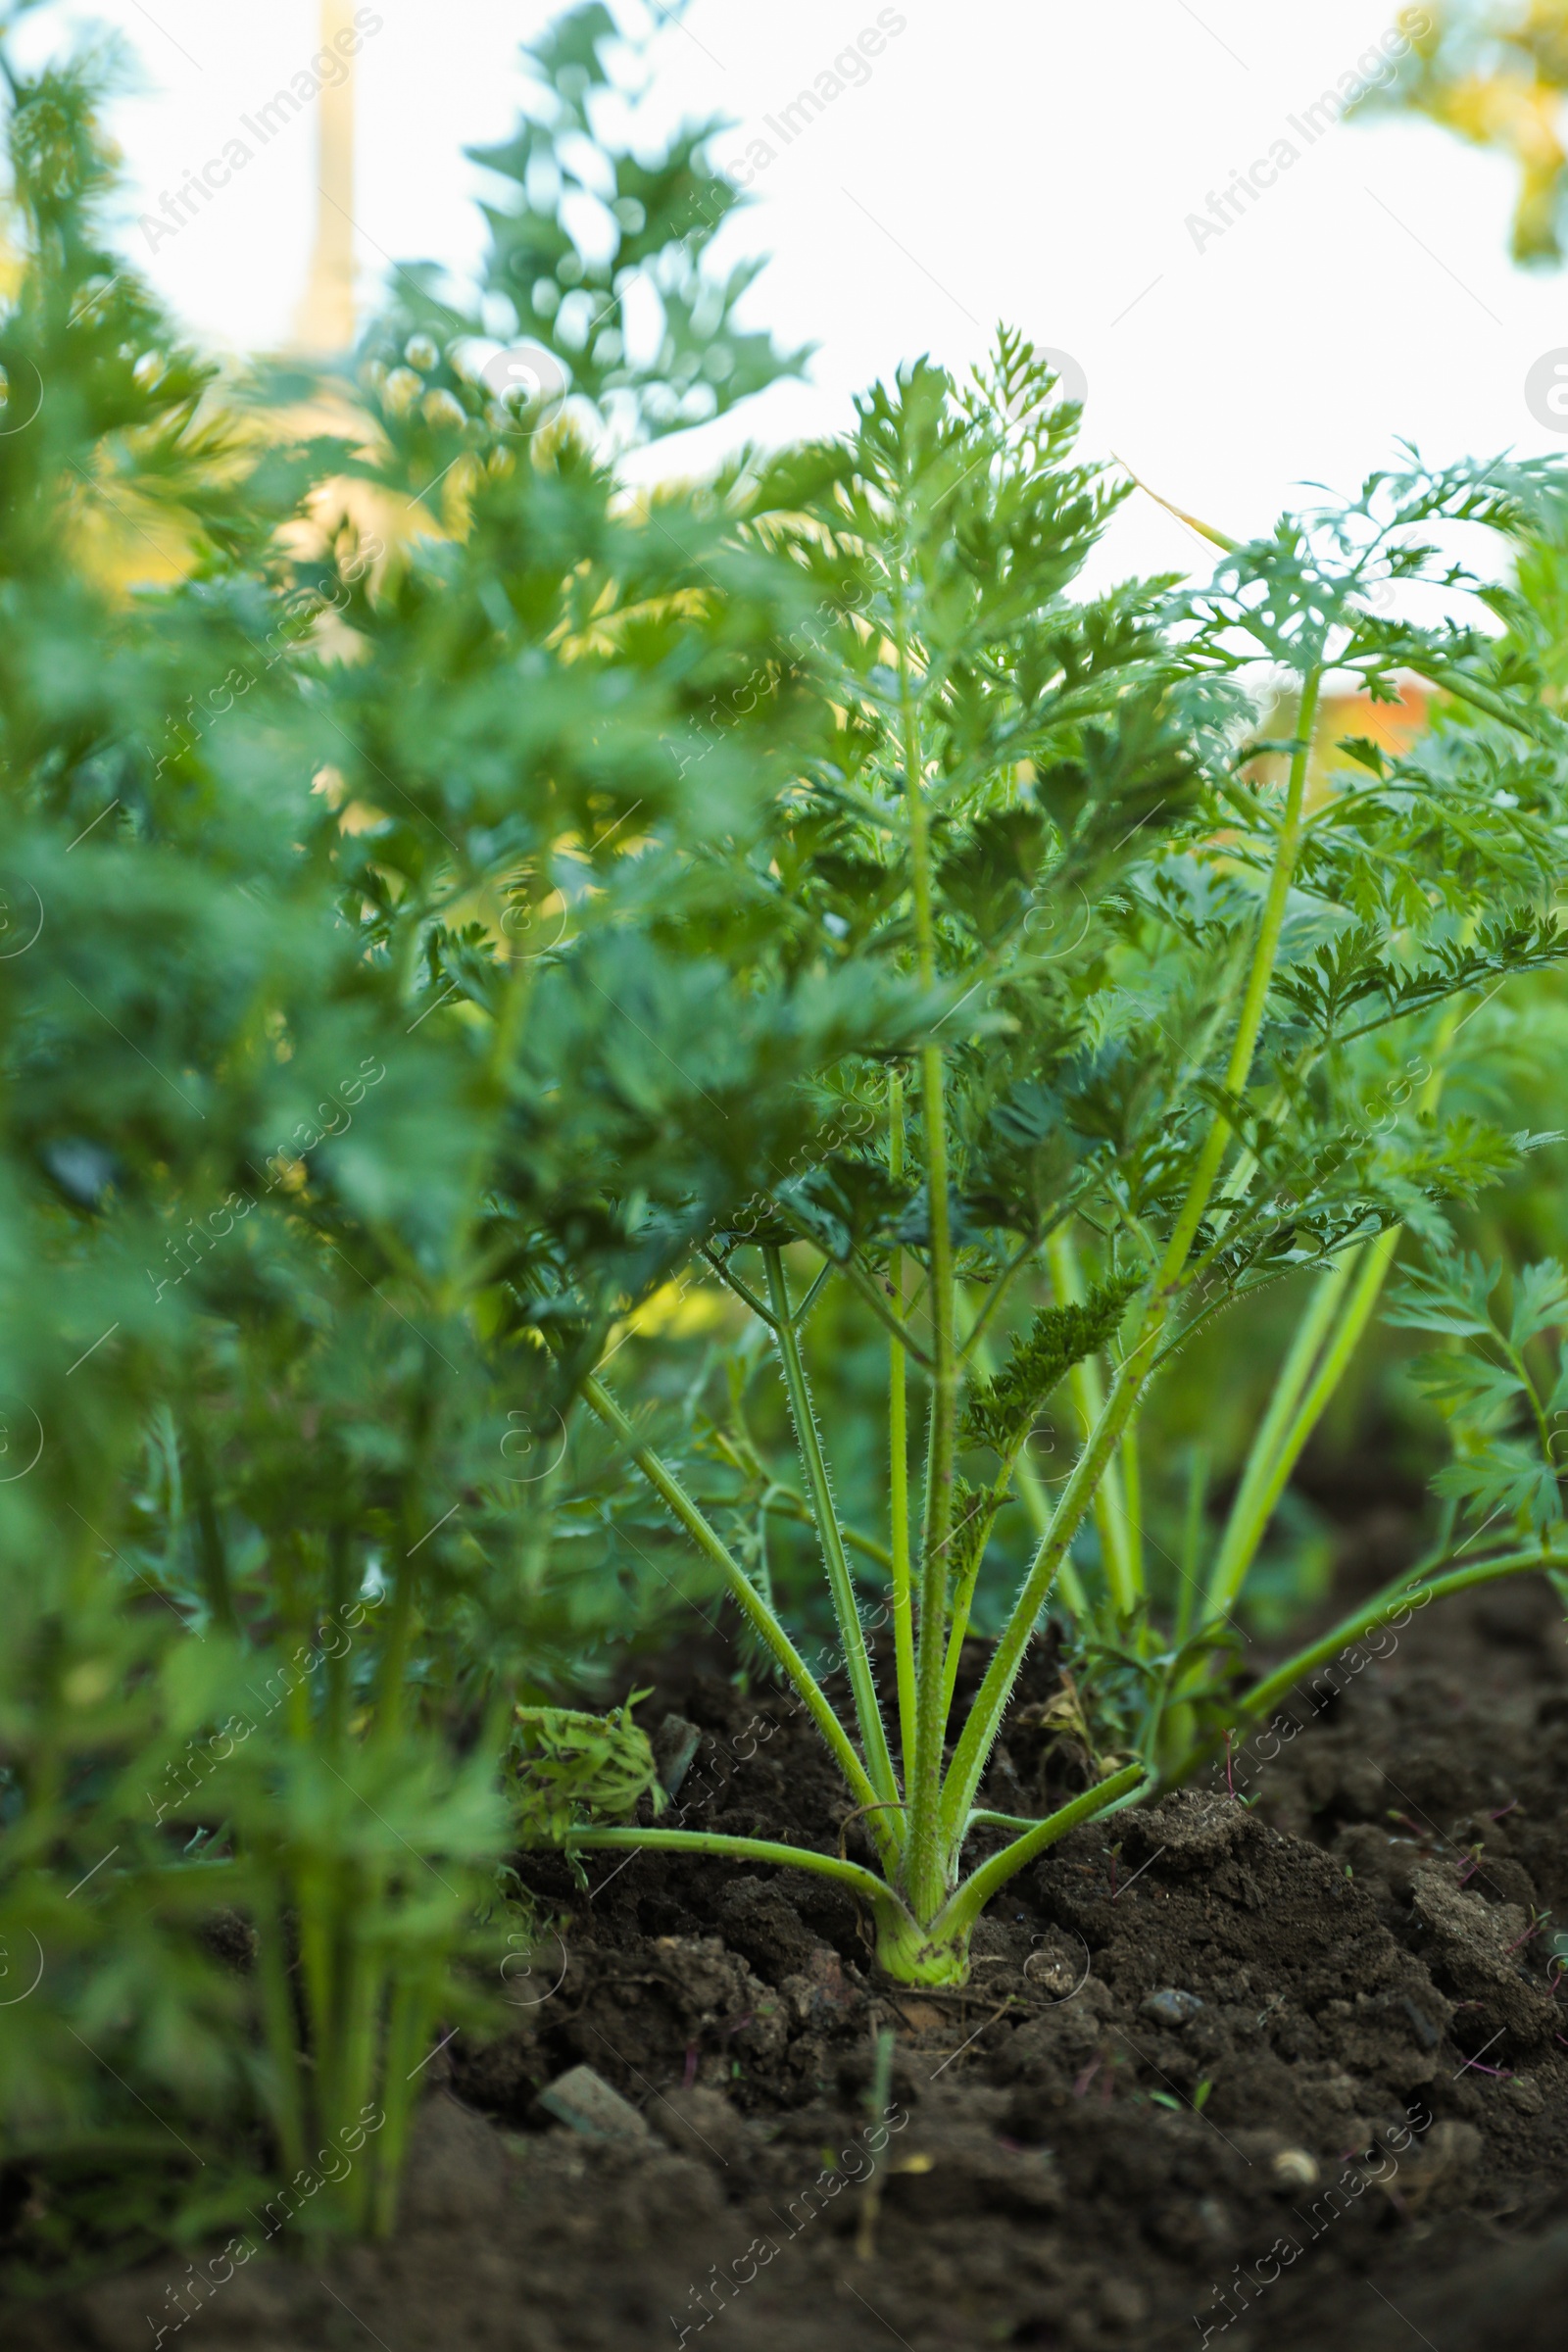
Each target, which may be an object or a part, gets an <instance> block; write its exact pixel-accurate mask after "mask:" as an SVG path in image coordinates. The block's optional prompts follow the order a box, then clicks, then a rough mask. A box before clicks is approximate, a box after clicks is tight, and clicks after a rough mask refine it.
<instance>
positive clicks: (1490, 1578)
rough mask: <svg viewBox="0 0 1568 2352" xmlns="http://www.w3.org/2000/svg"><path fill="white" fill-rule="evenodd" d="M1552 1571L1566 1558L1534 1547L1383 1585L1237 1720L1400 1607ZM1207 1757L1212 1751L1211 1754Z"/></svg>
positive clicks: (1247, 1702)
mask: <svg viewBox="0 0 1568 2352" xmlns="http://www.w3.org/2000/svg"><path fill="white" fill-rule="evenodd" d="M1551 1568H1568V1553H1564V1552H1555V1551H1547V1550H1544V1549H1543V1548H1542V1547H1540V1546H1539V1545H1533V1546H1530V1547H1529V1548H1526V1549H1521V1550H1519V1551H1510V1552H1503V1553H1501V1554H1499V1555H1498V1556H1497V1557H1496V1558H1495V1559H1491V1560H1477V1561H1476V1562H1475V1564H1474V1565H1473V1566H1472V1567H1469V1568H1454V1569H1450V1570H1449V1571H1448V1572H1447V1574H1446V1575H1444V1576H1419V1577H1418V1578H1417V1579H1416V1580H1415V1581H1411V1580H1410V1579H1408V1578H1407V1579H1405V1580H1403V1581H1402V1582H1400V1583H1397V1584H1394V1585H1387V1586H1385V1587H1384V1589H1383V1591H1382V1592H1381V1593H1375V1594H1374V1595H1373V1597H1372V1598H1371V1599H1370V1600H1365V1601H1362V1602H1360V1603H1359V1604H1358V1605H1357V1607H1355V1608H1354V1609H1352V1610H1351V1611H1350V1613H1349V1615H1348V1617H1342V1618H1341V1620H1340V1622H1339V1624H1338V1625H1336V1626H1333V1627H1332V1628H1331V1629H1330V1630H1329V1632H1328V1633H1326V1634H1324V1635H1322V1636H1321V1637H1320V1638H1319V1640H1317V1641H1316V1642H1311V1643H1310V1644H1309V1645H1308V1646H1307V1648H1305V1649H1301V1650H1298V1651H1297V1653H1296V1655H1295V1657H1294V1658H1287V1659H1286V1661H1285V1663H1284V1665H1283V1666H1278V1667H1276V1668H1275V1670H1274V1672H1273V1673H1272V1674H1271V1675H1268V1676H1267V1677H1266V1678H1265V1679H1264V1680H1263V1681H1262V1682H1261V1683H1258V1684H1256V1685H1255V1686H1254V1687H1253V1689H1252V1690H1250V1691H1248V1692H1247V1694H1246V1696H1245V1697H1244V1698H1242V1699H1240V1700H1239V1701H1238V1702H1237V1705H1236V1709H1235V1719H1236V1721H1238V1722H1241V1721H1243V1720H1245V1719H1246V1718H1247V1717H1248V1716H1251V1715H1262V1714H1266V1713H1267V1711H1268V1709H1269V1708H1270V1707H1271V1706H1273V1705H1274V1704H1275V1702H1276V1700H1278V1699H1281V1698H1284V1697H1287V1696H1288V1695H1289V1693H1290V1692H1291V1691H1293V1690H1294V1689H1295V1688H1296V1685H1297V1684H1298V1683H1299V1682H1300V1681H1301V1679H1302V1677H1303V1676H1305V1675H1308V1674H1311V1673H1312V1672H1313V1670H1314V1669H1315V1668H1316V1667H1319V1666H1326V1665H1327V1664H1328V1662H1329V1660H1330V1659H1331V1658H1333V1657H1336V1656H1337V1655H1338V1653H1339V1652H1340V1651H1341V1650H1342V1649H1345V1648H1346V1647H1348V1644H1349V1643H1350V1642H1357V1641H1359V1640H1360V1638H1361V1636H1362V1635H1363V1634H1367V1633H1370V1632H1371V1630H1372V1628H1373V1627H1374V1626H1375V1625H1377V1624H1379V1623H1380V1622H1392V1614H1393V1611H1394V1610H1395V1609H1397V1608H1398V1607H1400V1606H1405V1605H1407V1606H1408V1607H1410V1608H1423V1609H1424V1608H1425V1607H1426V1605H1427V1603H1428V1602H1429V1601H1433V1600H1443V1599H1446V1597H1447V1595H1448V1594H1449V1593H1466V1592H1468V1591H1469V1590H1470V1588H1471V1587H1472V1586H1474V1585H1491V1584H1495V1583H1496V1581H1497V1580H1498V1578H1499V1577H1504V1576H1526V1575H1528V1574H1529V1573H1530V1572H1531V1571H1532V1570H1533V1569H1541V1570H1546V1569H1551ZM1209 1752H1212V1751H1211V1749H1210V1750H1209ZM1198 1760H1199V1761H1201V1757H1200V1758H1199V1759H1198ZM1182 1769H1183V1771H1185V1770H1187V1769H1188V1766H1187V1765H1186V1764H1184V1765H1183V1768H1182Z"/></svg>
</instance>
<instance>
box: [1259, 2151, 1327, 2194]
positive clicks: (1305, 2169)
mask: <svg viewBox="0 0 1568 2352" xmlns="http://www.w3.org/2000/svg"><path fill="white" fill-rule="evenodd" d="M1268 2169H1269V2171H1270V2172H1271V2173H1272V2174H1273V2176H1274V2183H1275V2186H1276V2187H1277V2188H1279V2189H1281V2190H1284V2191H1287V2192H1293V2191H1295V2190H1296V2189H1299V2188H1316V2186H1317V2164H1316V2161H1315V2159H1314V2158H1312V2157H1311V2156H1309V2155H1308V2154H1307V2152H1306V2150H1305V2148H1281V2149H1280V2151H1279V2154H1278V2155H1277V2156H1276V2157H1275V2158H1274V2160H1273V2162H1272V2163H1271V2164H1270V2166H1269V2168H1268Z"/></svg>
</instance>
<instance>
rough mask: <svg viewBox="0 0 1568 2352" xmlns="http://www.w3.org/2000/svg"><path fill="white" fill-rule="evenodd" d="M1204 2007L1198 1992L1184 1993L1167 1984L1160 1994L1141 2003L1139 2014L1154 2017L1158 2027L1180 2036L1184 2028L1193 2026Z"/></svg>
mask: <svg viewBox="0 0 1568 2352" xmlns="http://www.w3.org/2000/svg"><path fill="white" fill-rule="evenodd" d="M1202 2006H1203V2004H1202V2002H1201V2000H1200V1998H1199V1996H1198V1994H1197V1993H1196V1992H1182V1991H1180V1990H1179V1989H1178V1988H1177V1986H1176V1985H1163V1986H1162V1987H1161V1988H1160V1990H1159V1991H1158V1992H1152V1993H1151V1994H1150V1996H1149V1998H1148V2000H1147V2001H1140V2003H1139V2005H1138V2014H1139V2016H1140V2017H1152V2019H1153V2021H1154V2023H1155V2024H1156V2025H1159V2026H1169V2027H1170V2028H1171V2029H1172V2031H1173V2032H1175V2033H1177V2034H1179V2033H1180V2032H1181V2030H1182V2028H1183V2026H1190V2025H1191V2024H1192V2022H1193V2019H1194V2018H1195V2017H1196V2016H1197V2015H1198V2012H1199V2011H1200V2009H1201V2007H1202Z"/></svg>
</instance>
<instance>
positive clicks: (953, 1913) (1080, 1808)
mask: <svg viewBox="0 0 1568 2352" xmlns="http://www.w3.org/2000/svg"><path fill="white" fill-rule="evenodd" d="M1149 1787H1152V1781H1151V1778H1150V1772H1149V1767H1148V1765H1147V1764H1145V1763H1144V1762H1143V1761H1142V1759H1140V1760H1139V1762H1137V1763H1136V1764H1126V1765H1124V1766H1123V1767H1122V1769H1121V1771H1120V1772H1113V1773H1112V1774H1111V1776H1110V1778H1109V1779H1108V1780H1105V1781H1101V1782H1100V1783H1099V1784H1098V1786H1097V1787H1095V1788H1093V1789H1085V1790H1084V1792H1083V1794H1082V1795H1081V1796H1075V1797H1073V1798H1072V1800H1071V1802H1070V1803H1068V1804H1065V1805H1062V1806H1060V1807H1058V1809H1057V1810H1056V1811H1055V1812H1054V1813H1052V1814H1050V1815H1048V1816H1047V1818H1046V1819H1045V1820H1044V1821H1037V1822H1035V1823H1034V1824H1033V1825H1032V1827H1031V1828H1029V1829H1028V1830H1026V1831H1025V1832H1024V1834H1023V1836H1022V1837H1021V1838H1014V1839H1013V1840H1012V1842H1011V1844H1010V1845H1005V1846H1004V1847H1003V1849H1002V1851H1001V1853H1000V1854H993V1855H992V1857H991V1859H990V1861H989V1862H982V1863H981V1865H980V1867H979V1869H978V1870H976V1871H972V1872H971V1873H970V1875H969V1877H968V1878H966V1879H965V1880H964V1882H963V1884H962V1886H961V1887H958V1888H957V1889H956V1892H955V1893H954V1894H953V1895H951V1896H950V1898H949V1900H948V1901H947V1903H946V1904H945V1905H944V1906H943V1909H942V1911H941V1913H940V1914H939V1916H938V1917H937V1918H936V1919H935V1920H933V1922H932V1924H931V1933H932V1936H942V1935H945V1934H948V1935H951V1934H957V1935H963V1934H966V1933H967V1931H968V1930H969V1929H971V1928H972V1927H973V1926H974V1923H975V1921H976V1920H977V1919H978V1918H979V1916H980V1914H981V1912H982V1911H983V1910H984V1909H985V1907H986V1905H987V1903H989V1902H990V1900H991V1898H992V1896H993V1895H994V1894H996V1893H998V1892H999V1891H1000V1890H1001V1889H1002V1888H1003V1887H1005V1885H1006V1884H1007V1881H1008V1880H1009V1879H1011V1878H1015V1877H1016V1876H1017V1874H1018V1872H1019V1871H1020V1870H1026V1869H1027V1868H1028V1866H1029V1864H1030V1863H1031V1862H1032V1861H1034V1859H1035V1857H1036V1855H1037V1854H1043V1853H1044V1852H1045V1851H1046V1849H1047V1847H1048V1846H1053V1845H1054V1844H1055V1843H1056V1840H1057V1839H1058V1838H1064V1837H1065V1836H1066V1835H1067V1832H1068V1831H1069V1830H1072V1829H1076V1828H1077V1826H1078V1824H1079V1823H1080V1822H1081V1821H1093V1820H1094V1819H1095V1818H1096V1816H1097V1815H1099V1814H1101V1813H1104V1812H1107V1811H1108V1810H1109V1809H1110V1807H1111V1806H1112V1805H1114V1804H1117V1803H1119V1802H1120V1801H1121V1800H1122V1799H1123V1798H1126V1799H1128V1801H1132V1791H1134V1790H1138V1791H1140V1792H1141V1791H1142V1789H1145V1788H1149Z"/></svg>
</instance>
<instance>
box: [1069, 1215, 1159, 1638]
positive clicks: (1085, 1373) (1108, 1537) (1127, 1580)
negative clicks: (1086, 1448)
mask: <svg viewBox="0 0 1568 2352" xmlns="http://www.w3.org/2000/svg"><path fill="white" fill-rule="evenodd" d="M1046 1263H1047V1265H1048V1267H1049V1268H1050V1271H1051V1283H1052V1288H1053V1290H1054V1292H1055V1294H1056V1299H1057V1302H1058V1304H1059V1305H1062V1306H1071V1305H1074V1304H1077V1303H1080V1302H1081V1301H1082V1299H1083V1296H1084V1279H1083V1272H1082V1269H1081V1268H1080V1266H1079V1263H1078V1252H1077V1250H1075V1249H1074V1248H1073V1244H1072V1237H1071V1235H1070V1233H1069V1232H1068V1231H1067V1229H1066V1227H1065V1226H1063V1227H1061V1228H1060V1229H1059V1230H1058V1231H1057V1232H1055V1233H1054V1234H1053V1235H1052V1237H1051V1239H1050V1241H1049V1242H1047V1244H1046ZM1067 1385H1068V1389H1069V1391H1070V1393H1071V1396H1072V1400H1073V1403H1074V1405H1075V1407H1076V1408H1077V1412H1078V1418H1079V1421H1080V1422H1081V1424H1082V1427H1083V1436H1084V1441H1085V1443H1086V1444H1087V1443H1088V1441H1089V1439H1090V1437H1091V1436H1092V1435H1093V1433H1094V1428H1095V1424H1096V1423H1097V1422H1098V1421H1099V1419H1100V1416H1101V1414H1102V1413H1103V1411H1104V1409H1105V1384H1104V1380H1103V1377H1102V1374H1101V1369H1100V1364H1099V1361H1098V1359H1097V1358H1096V1357H1094V1356H1084V1357H1083V1358H1081V1360H1080V1361H1079V1362H1078V1363H1076V1364H1074V1365H1073V1367H1072V1369H1071V1371H1070V1372H1069V1373H1068V1376H1067ZM1094 1515H1095V1529H1096V1533H1097V1534H1098V1535H1099V1537H1100V1554H1101V1558H1102V1559H1103V1561H1104V1564H1105V1581H1106V1583H1107V1584H1108V1585H1109V1587H1110V1596H1111V1599H1112V1601H1113V1602H1114V1604H1115V1608H1116V1613H1117V1615H1118V1616H1119V1617H1130V1616H1131V1615H1132V1613H1133V1610H1134V1609H1135V1608H1136V1606H1137V1604H1138V1584H1137V1581H1136V1578H1135V1575H1134V1569H1133V1555H1132V1544H1131V1542H1130V1539H1129V1534H1128V1526H1127V1506H1126V1503H1125V1501H1124V1499H1123V1495H1122V1484H1121V1473H1120V1468H1119V1465H1118V1463H1117V1461H1116V1460H1115V1458H1114V1456H1112V1458H1111V1459H1110V1460H1109V1461H1107V1462H1106V1464H1105V1475H1104V1477H1103V1479H1102V1480H1101V1482H1100V1484H1099V1486H1098V1487H1097V1488H1096V1489H1095V1500H1094Z"/></svg>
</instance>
